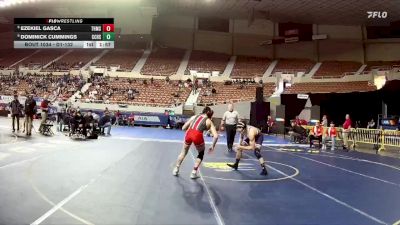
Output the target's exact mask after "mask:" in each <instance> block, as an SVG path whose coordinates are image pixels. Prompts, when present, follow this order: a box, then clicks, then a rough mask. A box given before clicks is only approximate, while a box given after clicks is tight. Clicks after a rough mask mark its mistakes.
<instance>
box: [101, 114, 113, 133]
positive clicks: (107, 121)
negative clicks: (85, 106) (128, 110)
mask: <svg viewBox="0 0 400 225" xmlns="http://www.w3.org/2000/svg"><path fill="white" fill-rule="evenodd" d="M99 126H100V130H101V134H104V133H105V128H108V130H107V135H111V117H110V112H109V111H106V112H105V113H104V116H103V117H101V118H100V122H99Z"/></svg>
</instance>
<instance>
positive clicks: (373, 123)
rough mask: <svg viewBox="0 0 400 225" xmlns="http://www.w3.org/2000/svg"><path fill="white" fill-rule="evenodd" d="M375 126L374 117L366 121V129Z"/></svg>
mask: <svg viewBox="0 0 400 225" xmlns="http://www.w3.org/2000/svg"><path fill="white" fill-rule="evenodd" d="M374 128H375V121H374V119H371V121H369V122H368V125H367V129H374Z"/></svg>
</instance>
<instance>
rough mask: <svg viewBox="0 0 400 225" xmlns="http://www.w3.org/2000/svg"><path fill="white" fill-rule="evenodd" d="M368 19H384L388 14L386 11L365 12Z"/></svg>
mask: <svg viewBox="0 0 400 225" xmlns="http://www.w3.org/2000/svg"><path fill="white" fill-rule="evenodd" d="M367 15H368V19H386V18H387V16H388V13H387V12H386V11H367Z"/></svg>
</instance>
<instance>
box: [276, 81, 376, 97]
mask: <svg viewBox="0 0 400 225" xmlns="http://www.w3.org/2000/svg"><path fill="white" fill-rule="evenodd" d="M375 90H376V87H375V85H373V84H370V83H369V82H368V81H354V82H312V83H296V84H293V85H292V86H291V87H287V88H286V89H285V91H284V93H285V94H307V93H348V92H367V91H375Z"/></svg>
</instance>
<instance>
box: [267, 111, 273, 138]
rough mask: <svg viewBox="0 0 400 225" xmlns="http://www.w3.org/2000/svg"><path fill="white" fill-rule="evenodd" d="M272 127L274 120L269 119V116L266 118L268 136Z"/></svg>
mask: <svg viewBox="0 0 400 225" xmlns="http://www.w3.org/2000/svg"><path fill="white" fill-rule="evenodd" d="M274 125H275V120H273V119H272V117H271V116H270V115H268V118H267V126H268V128H267V129H268V130H267V132H268V134H269V133H271V131H272V127H273V126H274Z"/></svg>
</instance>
